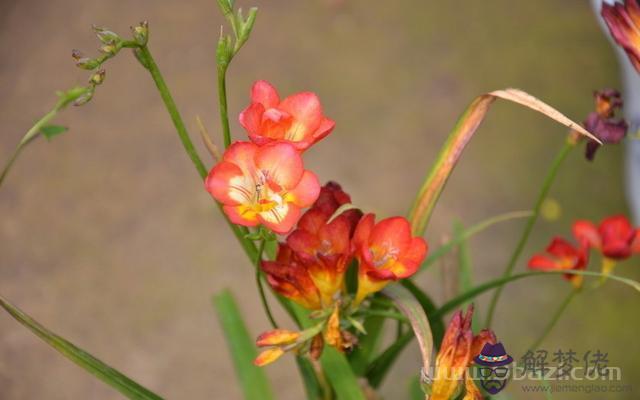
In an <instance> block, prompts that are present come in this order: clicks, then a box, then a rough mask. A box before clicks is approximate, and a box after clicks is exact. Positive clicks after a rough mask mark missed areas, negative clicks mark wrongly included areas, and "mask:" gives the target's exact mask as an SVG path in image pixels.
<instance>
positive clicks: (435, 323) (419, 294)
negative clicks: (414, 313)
mask: <svg viewBox="0 0 640 400" xmlns="http://www.w3.org/2000/svg"><path fill="white" fill-rule="evenodd" d="M400 284H401V285H402V286H404V287H405V288H406V289H407V290H409V291H410V292H411V294H412V295H413V297H415V298H416V300H418V302H419V303H420V305H421V306H422V309H423V310H424V312H425V313H426V314H427V318H429V324H430V325H431V333H432V334H433V343H434V345H435V347H436V349H439V348H440V342H441V341H442V337H443V336H444V330H445V325H444V321H443V320H442V318H440V317H437V316H436V310H437V308H436V305H435V304H434V303H433V301H432V300H431V298H430V297H429V296H428V295H427V294H426V293H425V292H424V291H423V290H422V289H420V288H419V287H418V286H417V285H416V284H415V283H414V282H413V280H411V279H403V280H402V281H400Z"/></svg>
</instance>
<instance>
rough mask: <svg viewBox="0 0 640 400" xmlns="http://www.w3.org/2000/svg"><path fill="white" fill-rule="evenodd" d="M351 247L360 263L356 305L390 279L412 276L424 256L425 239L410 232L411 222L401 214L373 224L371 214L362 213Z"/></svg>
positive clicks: (373, 216) (425, 253)
mask: <svg viewBox="0 0 640 400" xmlns="http://www.w3.org/2000/svg"><path fill="white" fill-rule="evenodd" d="M353 246H354V250H355V252H356V257H357V258H358V261H359V262H360V266H359V271H358V292H357V294H356V298H355V304H359V303H360V302H361V301H362V300H363V299H364V298H365V297H366V296H367V295H369V294H371V293H374V292H377V291H379V290H382V288H384V287H385V286H386V285H387V284H388V283H389V282H391V281H396V280H398V279H403V278H407V277H409V276H411V275H413V274H414V273H415V272H416V271H417V270H418V268H419V267H420V264H421V263H422V261H423V260H424V258H425V256H426V255H427V242H426V241H425V240H424V239H423V238H421V237H414V236H412V235H411V225H410V224H409V221H407V220H406V219H405V218H403V217H392V218H386V219H383V220H382V221H380V222H378V223H377V224H376V223H375V215H374V214H367V215H365V216H364V217H362V219H361V220H360V222H359V223H358V227H357V228H356V231H355V234H354V237H353Z"/></svg>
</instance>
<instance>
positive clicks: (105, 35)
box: [92, 25, 121, 44]
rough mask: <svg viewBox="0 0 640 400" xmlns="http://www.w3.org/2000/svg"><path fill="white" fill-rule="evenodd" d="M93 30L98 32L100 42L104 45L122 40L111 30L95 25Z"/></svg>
mask: <svg viewBox="0 0 640 400" xmlns="http://www.w3.org/2000/svg"><path fill="white" fill-rule="evenodd" d="M92 28H93V30H94V31H95V32H96V36H97V37H98V40H100V41H101V42H102V43H104V44H111V43H115V42H117V41H119V40H121V39H120V36H118V35H117V34H115V33H114V32H111V31H110V30H107V29H105V28H101V27H99V26H95V25H93V27H92Z"/></svg>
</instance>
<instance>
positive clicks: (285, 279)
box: [261, 243, 322, 310]
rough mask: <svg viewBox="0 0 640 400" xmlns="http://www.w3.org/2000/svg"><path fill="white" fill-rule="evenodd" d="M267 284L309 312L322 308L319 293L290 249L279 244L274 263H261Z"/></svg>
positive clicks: (285, 245)
mask: <svg viewBox="0 0 640 400" xmlns="http://www.w3.org/2000/svg"><path fill="white" fill-rule="evenodd" d="M261 268H262V270H263V271H264V273H265V274H266V275H267V282H268V283H269V285H270V286H271V287H272V288H273V290H275V291H276V292H278V293H280V294H281V295H282V296H284V297H286V298H288V299H291V300H293V301H295V302H296V303H298V304H300V305H301V306H302V307H304V308H306V309H309V310H319V309H321V308H322V301H321V300H320V292H319V291H318V288H317V287H316V285H315V284H314V283H313V280H312V279H311V277H310V276H309V272H308V271H307V269H306V268H305V266H304V265H303V263H302V262H301V261H300V260H299V258H298V256H297V255H296V254H295V253H294V252H293V251H292V250H291V248H290V247H289V246H288V245H287V244H285V243H281V244H280V245H279V247H278V255H277V257H276V260H275V261H262V263H261Z"/></svg>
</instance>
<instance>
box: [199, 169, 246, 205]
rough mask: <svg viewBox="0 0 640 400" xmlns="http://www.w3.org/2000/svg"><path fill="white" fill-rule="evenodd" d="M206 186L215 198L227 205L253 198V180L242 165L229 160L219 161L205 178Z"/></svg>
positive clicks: (244, 202) (237, 203) (242, 202)
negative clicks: (248, 176)
mask: <svg viewBox="0 0 640 400" xmlns="http://www.w3.org/2000/svg"><path fill="white" fill-rule="evenodd" d="M205 187H206V188H207V191H208V192H209V193H211V195H212V196H213V198H215V199H216V200H218V201H219V202H221V203H222V204H226V205H234V206H235V205H239V204H246V203H249V202H251V201H252V199H253V186H252V181H251V180H250V179H247V177H245V176H244V174H243V173H242V170H241V169H240V167H238V166H237V165H236V164H232V163H230V162H227V161H222V162H220V163H218V164H217V165H216V166H215V167H213V169H211V172H209V175H208V176H207V179H206V180H205Z"/></svg>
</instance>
